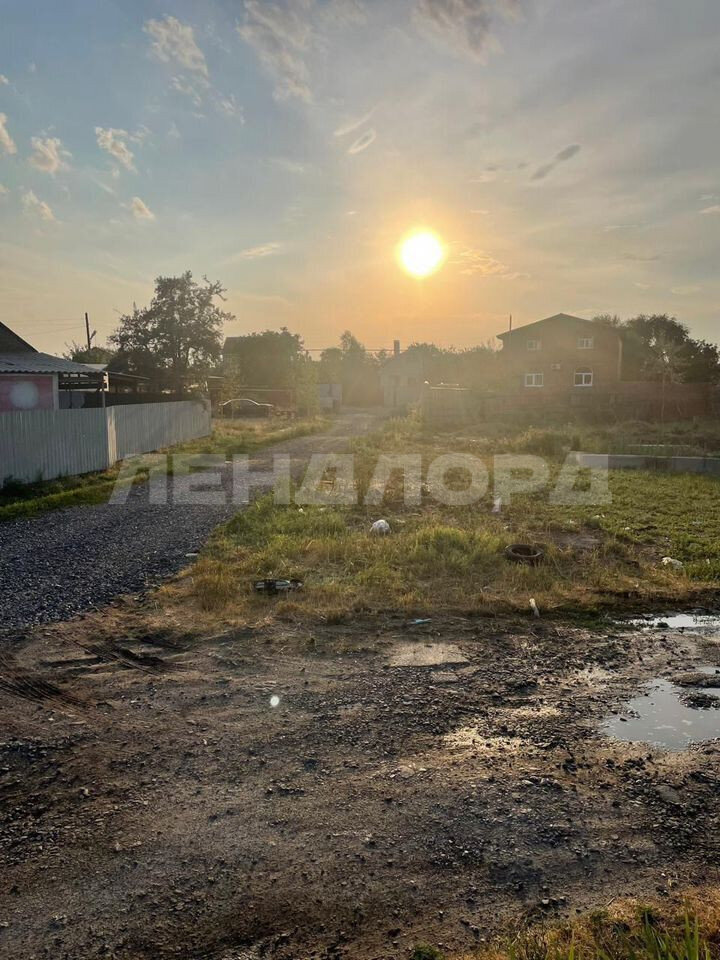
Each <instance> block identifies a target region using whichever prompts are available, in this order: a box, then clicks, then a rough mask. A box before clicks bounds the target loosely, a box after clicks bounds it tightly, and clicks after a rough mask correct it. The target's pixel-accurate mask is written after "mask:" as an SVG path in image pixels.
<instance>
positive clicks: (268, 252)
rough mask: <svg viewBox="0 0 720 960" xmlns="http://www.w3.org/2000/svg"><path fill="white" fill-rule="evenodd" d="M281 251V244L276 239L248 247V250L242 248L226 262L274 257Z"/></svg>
mask: <svg viewBox="0 0 720 960" xmlns="http://www.w3.org/2000/svg"><path fill="white" fill-rule="evenodd" d="M279 251H280V244H279V243H277V242H275V241H273V242H272V243H262V244H260V245H259V246H257V247H248V248H247V250H241V251H240V253H236V254H235V255H234V256H232V257H230V258H229V259H228V260H226V261H225V263H231V262H233V261H236V260H259V259H261V258H262V257H272V256H274V255H275V254H276V253H278V252H279Z"/></svg>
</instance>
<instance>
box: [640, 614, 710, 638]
mask: <svg viewBox="0 0 720 960" xmlns="http://www.w3.org/2000/svg"><path fill="white" fill-rule="evenodd" d="M626 622H627V623H628V624H630V626H633V627H642V628H643V629H644V630H657V629H666V630H689V631H691V632H692V633H709V632H715V633H717V634H719V635H720V616H718V615H717V614H709V613H673V614H668V615H667V616H649V617H635V618H634V619H633V620H628V621H626Z"/></svg>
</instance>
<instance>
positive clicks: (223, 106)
mask: <svg viewBox="0 0 720 960" xmlns="http://www.w3.org/2000/svg"><path fill="white" fill-rule="evenodd" d="M215 108H216V109H217V111H218V112H219V113H224V114H225V116H226V117H239V119H240V121H241V123H245V117H244V115H243V109H242V107H239V106H238V105H237V101H236V100H235V97H234V95H233V94H232V93H231V94H230V95H229V96H227V97H223V96H220V95H218V97H217V100H216V101H215Z"/></svg>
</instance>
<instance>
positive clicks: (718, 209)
mask: <svg viewBox="0 0 720 960" xmlns="http://www.w3.org/2000/svg"><path fill="white" fill-rule="evenodd" d="M700 213H701V214H703V216H710V215H711V214H716V213H720V203H714V204H713V205H712V206H711V207H705V209H704V210H701V211H700Z"/></svg>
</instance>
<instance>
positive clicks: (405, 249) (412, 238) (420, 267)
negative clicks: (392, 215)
mask: <svg viewBox="0 0 720 960" xmlns="http://www.w3.org/2000/svg"><path fill="white" fill-rule="evenodd" d="M444 259H445V250H444V249H443V245H442V243H441V242H440V239H439V237H437V236H436V235H435V234H434V233H432V232H431V231H429V230H419V231H417V232H415V233H411V234H410V235H409V236H408V237H406V238H405V239H404V240H403V241H402V242H401V244H400V263H401V264H402V266H403V268H404V269H405V270H407V272H408V273H409V274H411V275H412V276H413V277H428V276H430V274H431V273H435V271H436V270H437V269H438V267H439V266H440V265H441V264H442V262H443V260H444Z"/></svg>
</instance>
